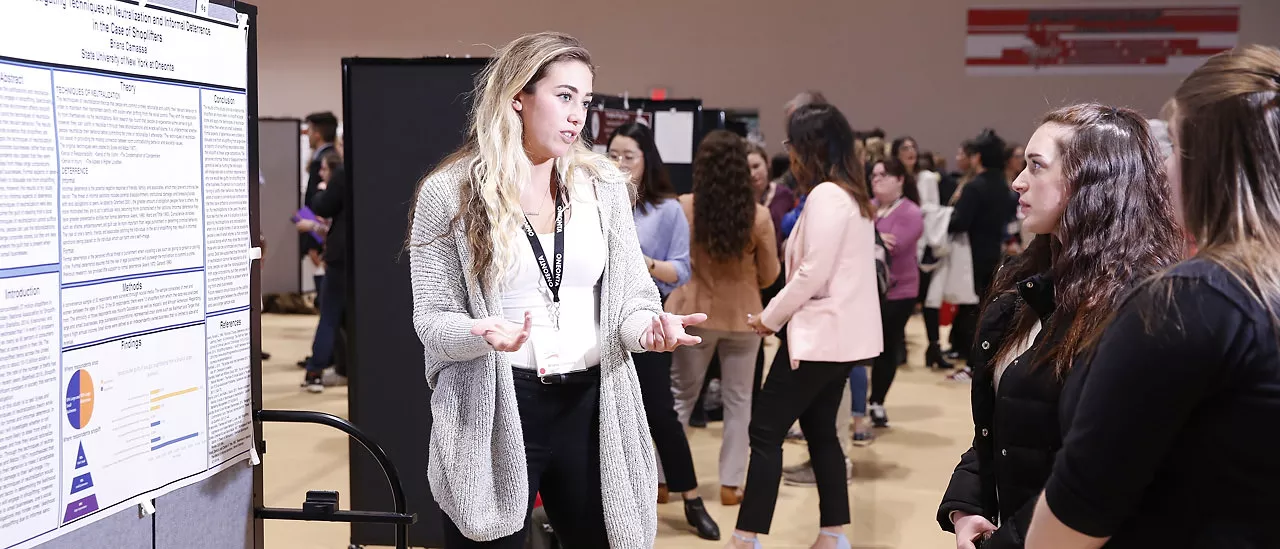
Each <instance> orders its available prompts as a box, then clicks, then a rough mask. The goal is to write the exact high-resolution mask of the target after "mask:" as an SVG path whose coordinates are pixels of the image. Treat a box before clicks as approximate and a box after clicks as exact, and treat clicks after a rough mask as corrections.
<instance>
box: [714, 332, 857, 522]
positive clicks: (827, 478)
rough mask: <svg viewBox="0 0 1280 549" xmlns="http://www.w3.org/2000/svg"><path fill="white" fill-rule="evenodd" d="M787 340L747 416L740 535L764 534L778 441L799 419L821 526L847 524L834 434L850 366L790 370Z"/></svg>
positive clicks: (777, 468) (840, 454)
mask: <svg viewBox="0 0 1280 549" xmlns="http://www.w3.org/2000/svg"><path fill="white" fill-rule="evenodd" d="M786 341H787V340H786V339H783V340H782V342H783V343H782V346H781V347H779V348H778V354H777V355H776V356H775V357H774V359H773V365H772V366H771V367H770V368H769V376H768V377H767V378H765V381H764V387H763V388H762V389H761V390H760V401H759V404H758V405H757V406H756V408H755V412H754V413H753V414H752V416H751V465H750V466H749V467H748V468H747V483H746V490H745V493H744V494H743V499H742V508H741V509H740V510H739V511H738V524H737V528H738V529H739V530H744V531H747V532H754V533H757V534H768V533H769V526H770V524H771V523H772V522H773V511H774V507H775V506H776V505H777V503H778V483H779V482H780V481H781V480H782V441H783V438H784V437H786V434H787V430H788V429H790V428H791V424H792V423H794V422H795V421H796V419H799V420H800V428H801V429H803V430H804V438H805V440H806V441H807V442H808V443H809V461H810V463H812V465H813V475H814V477H815V479H816V480H817V481H818V510H819V513H820V514H821V517H820V520H821V525H822V526H823V527H827V526H842V525H845V524H849V488H848V484H847V483H848V480H847V477H846V475H845V466H844V450H843V449H842V448H841V447H840V438H839V437H838V436H837V434H836V414H837V413H846V414H847V413H849V412H848V411H847V410H840V398H841V397H842V396H843V394H842V393H843V391H844V386H845V383H847V381H848V379H849V371H850V370H852V369H853V363H852V362H846V363H832V362H807V361H802V362H801V363H800V367H799V368H797V369H795V370H792V369H791V356H790V354H789V353H788V352H787V344H786Z"/></svg>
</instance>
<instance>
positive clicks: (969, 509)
mask: <svg viewBox="0 0 1280 549" xmlns="http://www.w3.org/2000/svg"><path fill="white" fill-rule="evenodd" d="M1028 306H1029V307H1031V308H1032V310H1033V311H1035V313H1036V315H1037V316H1039V317H1040V324H1041V326H1042V329H1041V331H1040V334H1039V335H1037V336H1036V339H1035V343H1034V344H1033V345H1032V346H1031V348H1030V349H1029V350H1028V351H1026V352H1025V353H1023V354H1022V355H1020V356H1018V357H1017V358H1016V359H1015V360H1014V361H1013V362H1012V363H1011V364H1009V366H1008V367H1007V368H1005V371H1004V373H1003V374H1002V375H1001V377H1000V387H999V390H998V391H997V390H996V389H994V388H993V381H994V379H995V367H996V364H995V355H996V352H997V351H998V350H999V348H1000V346H1001V343H1002V340H1003V338H1004V337H1005V333H1006V331H1007V330H1008V329H1009V328H1010V327H1011V326H1012V324H1013V323H1014V318H1015V315H1016V313H1017V311H1018V310H1019V309H1020V308H1021V307H1028ZM1055 309H1056V306H1055V303H1054V298H1053V283H1052V281H1051V280H1049V279H1048V278H1047V277H1046V276H1043V275H1040V276H1034V277H1031V278H1028V279H1026V280H1023V281H1021V282H1019V283H1018V291H1017V293H1006V294H1004V295H1001V296H1000V297H997V298H996V299H995V300H994V301H992V302H991V304H990V305H989V306H988V307H987V309H986V311H985V312H984V313H983V315H982V319H981V321H980V322H979V325H978V334H977V339H976V341H975V348H974V352H973V355H971V356H977V357H980V358H981V360H980V362H979V363H978V364H977V366H976V367H975V368H974V372H973V389H972V400H973V423H974V437H973V446H972V447H971V448H969V451H967V452H965V453H964V455H963V456H962V457H961V458H960V464H959V465H958V466H956V469H955V472H954V473H952V475H951V483H950V484H949V485H948V486H947V492H946V494H945V495H944V496H943V498H942V505H941V506H939V508H938V523H939V525H941V526H942V529H943V530H945V531H948V532H955V527H954V525H952V523H951V519H950V514H951V512H952V511H961V512H964V513H969V514H973V515H982V516H985V517H986V518H987V520H990V521H991V522H992V523H994V524H996V525H999V526H1000V529H999V530H997V531H996V533H995V534H994V535H993V536H992V537H991V539H989V540H988V541H987V542H986V543H985V544H984V545H983V549H991V548H1009V547H1022V546H1023V544H1024V543H1025V540H1026V535H1027V527H1028V526H1030V525H1031V514H1032V511H1033V510H1034V508H1035V503H1036V498H1037V497H1038V496H1039V495H1040V491H1041V490H1043V489H1044V485H1045V482H1046V481H1048V479H1049V473H1050V472H1051V471H1052V470H1053V458H1054V456H1055V455H1056V454H1057V452H1058V450H1059V449H1060V448H1062V435H1061V433H1060V430H1059V422H1058V396H1059V394H1060V393H1061V392H1062V384H1061V383H1060V382H1059V381H1058V380H1057V376H1056V375H1055V374H1054V368H1053V366H1052V364H1049V363H1047V362H1044V358H1045V351H1046V350H1047V349H1049V348H1050V347H1051V346H1052V345H1057V344H1058V343H1059V342H1061V341H1062V339H1063V337H1065V336H1066V332H1067V329H1068V328H1070V322H1062V321H1059V322H1057V323H1056V325H1051V323H1050V322H1049V320H1050V317H1051V316H1052V314H1053V312H1054V310H1055ZM1050 331H1051V332H1052V333H1049V332H1050ZM1042 362H1043V363H1042Z"/></svg>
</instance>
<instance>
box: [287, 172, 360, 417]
mask: <svg viewBox="0 0 1280 549" xmlns="http://www.w3.org/2000/svg"><path fill="white" fill-rule="evenodd" d="M321 161H322V162H323V163H324V164H323V166H322V170H321V173H322V174H323V180H322V182H321V184H320V185H318V186H317V191H316V195H315V196H313V197H312V198H311V211H313V212H315V214H316V215H317V216H320V217H322V218H325V219H328V220H329V225H328V227H327V228H325V227H315V228H317V229H320V230H321V231H322V232H324V233H325V243H324V262H325V276H324V280H323V282H322V283H321V285H320V289H319V293H320V322H319V324H318V325H317V326H316V335H315V339H313V340H312V343H311V358H309V359H308V360H307V373H306V376H305V377H304V378H303V381H302V385H303V387H305V388H306V389H307V390H308V391H310V392H313V393H319V392H323V391H324V377H323V374H324V369H325V368H326V367H328V366H329V364H330V363H331V362H332V361H333V356H334V348H335V345H336V344H337V342H338V340H339V339H340V338H341V337H343V331H342V319H343V316H344V315H345V309H346V300H347V296H346V292H347V273H346V264H347V225H348V219H349V218H350V212H349V211H348V208H346V207H345V204H344V202H345V201H346V192H347V189H346V186H347V176H346V171H345V170H344V169H343V163H342V157H341V156H338V153H336V152H332V151H331V152H329V153H327V154H325V155H324V157H323V158H322V159H321ZM299 228H300V229H301V228H303V227H299ZM340 363H341V364H343V365H345V363H343V362H341V361H340ZM337 374H338V375H339V376H341V377H343V378H345V377H346V375H345V374H346V372H345V371H342V372H337Z"/></svg>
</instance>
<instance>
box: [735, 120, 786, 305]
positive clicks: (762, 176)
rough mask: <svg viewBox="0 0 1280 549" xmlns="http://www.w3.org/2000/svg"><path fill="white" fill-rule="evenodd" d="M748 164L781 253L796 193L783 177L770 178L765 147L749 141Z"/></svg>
mask: <svg viewBox="0 0 1280 549" xmlns="http://www.w3.org/2000/svg"><path fill="white" fill-rule="evenodd" d="M747 164H748V166H749V167H750V168H751V188H752V189H753V190H754V191H755V193H756V202H759V203H760V205H761V206H764V207H766V208H768V209H769V219H770V220H772V221H773V229H774V235H775V237H776V238H777V241H778V254H779V255H781V254H782V240H783V238H782V217H783V216H785V215H787V212H789V211H791V209H792V208H795V207H796V194H795V192H793V191H792V190H791V189H790V188H789V187H787V186H786V185H785V184H783V183H782V181H781V178H776V179H770V178H769V154H768V153H766V152H765V150H764V147H761V146H760V145H758V144H756V143H748V144H747ZM779 289H781V286H779ZM775 293H776V292H775Z"/></svg>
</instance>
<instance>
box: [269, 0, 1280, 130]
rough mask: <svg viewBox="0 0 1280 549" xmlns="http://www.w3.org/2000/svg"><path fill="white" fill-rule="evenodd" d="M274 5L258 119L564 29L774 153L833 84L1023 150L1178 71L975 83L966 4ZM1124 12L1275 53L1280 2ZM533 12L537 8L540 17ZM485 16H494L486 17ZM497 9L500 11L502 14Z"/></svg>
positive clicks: (332, 105)
mask: <svg viewBox="0 0 1280 549" xmlns="http://www.w3.org/2000/svg"><path fill="white" fill-rule="evenodd" d="M250 1H251V2H252V1H256V2H258V3H259V6H260V8H261V10H260V13H261V25H260V29H259V37H260V50H259V51H260V65H259V66H260V69H261V111H262V114H263V115H264V116H303V115H305V114H306V113H307V112H310V111H314V110H322V109H330V110H333V111H334V112H336V113H338V114H339V116H340V115H341V107H342V95H341V94H342V90H341V61H340V60H341V58H342V57H344V56H364V57H380V56H388V57H420V56H436V55H446V54H447V55H453V56H463V55H467V54H470V55H473V56H484V55H486V54H487V52H491V51H492V50H490V49H487V48H486V47H485V46H483V45H481V44H491V45H492V46H494V47H497V46H500V45H501V44H502V43H505V42H506V41H508V40H510V39H511V38H514V37H515V36H518V35H519V34H521V33H523V32H529V31H538V30H561V31H564V32H568V33H570V34H573V35H575V36H577V37H578V38H579V39H581V40H582V41H583V42H584V43H585V44H586V45H587V47H588V48H589V49H590V50H591V52H592V55H593V56H594V58H595V61H596V63H597V64H598V65H599V67H600V70H599V73H598V76H597V79H596V90H597V91H599V92H604V93H618V94H620V93H621V92H623V91H624V90H628V91H630V93H632V94H641V95H643V94H646V93H647V90H649V89H650V88H652V87H667V88H668V89H669V90H670V92H671V95H672V96H673V97H700V98H702V99H703V100H704V104H705V105H707V106H709V107H711V106H714V107H720V108H725V107H729V108H758V109H760V111H761V115H762V129H763V131H764V132H765V136H766V138H767V139H768V146H769V148H770V149H771V150H773V151H778V150H779V149H781V141H782V139H783V129H782V104H783V103H784V102H785V101H787V100H788V99H789V98H790V97H791V96H793V95H794V94H795V93H796V92H797V91H799V90H801V89H804V88H817V89H821V90H823V92H824V93H826V94H827V96H828V98H829V99H830V100H831V101H833V102H834V103H836V104H837V105H839V106H840V107H841V109H842V110H844V111H845V113H846V115H847V116H848V117H849V118H850V121H851V123H852V124H853V125H854V127H855V128H860V129H869V128H871V127H873V126H880V127H883V128H885V129H886V130H888V132H889V133H890V135H896V134H902V133H910V134H913V135H914V136H915V137H916V138H917V139H918V140H919V141H920V143H921V146H923V147H924V148H928V149H934V150H939V151H946V152H948V153H949V152H951V151H954V149H955V146H956V145H957V144H958V143H959V142H960V141H961V140H962V139H964V138H966V137H970V136H972V135H974V134H976V133H977V131H978V130H979V129H981V128H982V127H984V126H990V127H994V128H996V129H997V130H999V131H1000V132H1001V133H1002V134H1003V135H1005V136H1006V137H1008V138H1010V139H1016V140H1025V139H1026V138H1027V137H1028V136H1029V135H1030V133H1031V132H1032V131H1033V130H1034V123H1035V120H1036V119H1037V118H1038V117H1039V116H1040V115H1041V114H1043V113H1044V112H1045V111H1046V110H1048V109H1049V108H1050V107H1055V106H1059V105H1061V104H1064V103H1067V102H1076V101H1083V100H1100V101H1104V102H1108V103H1112V104H1117V105H1128V106H1132V107H1135V108H1138V109H1140V110H1142V111H1143V112H1144V113H1147V114H1148V115H1150V116H1154V115H1155V113H1156V112H1158V110H1159V108H1160V105H1161V104H1162V103H1163V102H1164V100H1165V99H1166V98H1167V97H1168V95H1170V94H1171V93H1172V92H1173V90H1174V88H1175V87H1176V85H1177V83H1178V82H1179V80H1180V76H1177V75H1152V76H1092V77H967V76H965V74H964V66H963V64H964V37H965V15H966V10H967V7H968V6H969V5H971V4H970V3H969V2H961V1H957V0H892V1H882V0H876V1H865V0H864V1H844V2H835V1H822V0H797V1H795V2H791V3H784V2H759V1H754V2H741V1H738V2H730V1H728V0H698V1H696V2H676V1H674V0H651V1H649V2H596V1H588V0H557V1H556V2H541V3H540V2H536V1H535V2H521V3H511V2H504V1H500V0H453V1H447V2H446V1H441V0H362V1H359V2H353V1H351V0H250ZM972 5H980V6H1002V5H1003V6H1017V7H1027V6H1038V5H1039V6H1054V5H1057V6H1064V5H1066V6H1079V5H1095V6H1114V5H1116V4H1115V3H1112V2H1101V1H1097V2H1093V3H1092V4H1087V3H1085V1H1084V0H1058V1H1056V2H1047V1H1045V0H975V1H974V3H973V4H972ZM1124 5H1134V6H1142V5H1163V6H1177V5H1184V6H1187V5H1190V6H1204V5H1240V6H1242V16H1241V20H1242V22H1241V26H1242V28H1241V43H1249V42H1266V43H1271V44H1276V43H1277V41H1276V38H1275V35H1274V34H1272V32H1273V31H1274V29H1275V28H1277V27H1278V26H1280V1H1277V0H1239V1H1236V2H1231V1H1224V0H1128V2H1126V3H1125V4H1124ZM528 6H534V7H532V8H530V7H528ZM482 14H487V15H482ZM493 14H497V15H493Z"/></svg>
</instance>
